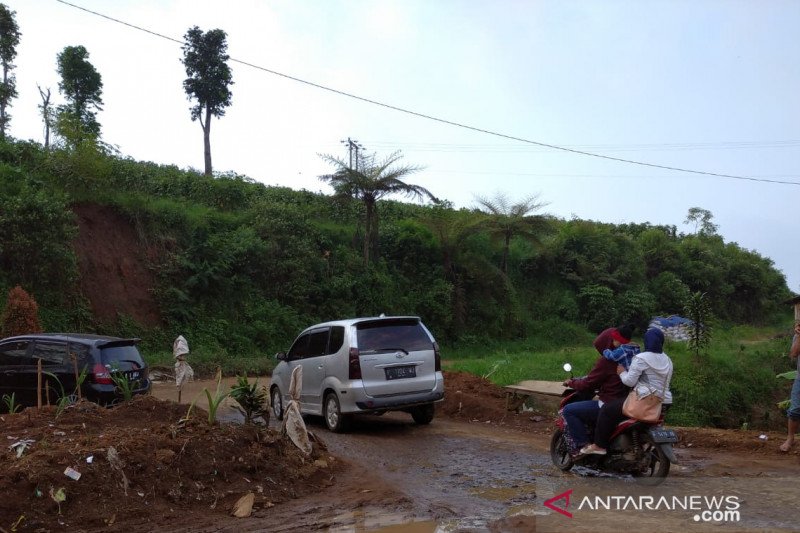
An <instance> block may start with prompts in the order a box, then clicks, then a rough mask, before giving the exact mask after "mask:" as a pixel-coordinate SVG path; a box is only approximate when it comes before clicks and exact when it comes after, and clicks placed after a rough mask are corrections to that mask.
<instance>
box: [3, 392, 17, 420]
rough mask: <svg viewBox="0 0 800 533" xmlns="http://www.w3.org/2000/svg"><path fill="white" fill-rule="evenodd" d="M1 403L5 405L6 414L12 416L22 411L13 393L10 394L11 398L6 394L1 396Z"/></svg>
mask: <svg viewBox="0 0 800 533" xmlns="http://www.w3.org/2000/svg"><path fill="white" fill-rule="evenodd" d="M3 403H4V404H5V406H6V410H7V411H8V413H9V414H12V415H13V414H14V413H16V412H17V411H19V410H20V409H22V406H21V405H20V404H18V403H17V401H16V395H15V393H13V392H12V393H11V396H9V395H8V394H4V395H3Z"/></svg>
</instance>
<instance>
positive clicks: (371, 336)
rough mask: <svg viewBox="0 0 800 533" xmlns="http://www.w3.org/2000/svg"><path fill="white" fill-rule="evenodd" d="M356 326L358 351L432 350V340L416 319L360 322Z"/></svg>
mask: <svg viewBox="0 0 800 533" xmlns="http://www.w3.org/2000/svg"><path fill="white" fill-rule="evenodd" d="M357 328H358V350H359V351H360V352H371V351H381V350H405V351H407V352H417V351H420V350H433V342H432V341H431V339H430V337H428V334H427V333H426V332H425V329H424V328H423V327H422V325H421V324H420V323H419V322H418V321H417V320H380V321H375V322H362V323H361V324H358V325H357Z"/></svg>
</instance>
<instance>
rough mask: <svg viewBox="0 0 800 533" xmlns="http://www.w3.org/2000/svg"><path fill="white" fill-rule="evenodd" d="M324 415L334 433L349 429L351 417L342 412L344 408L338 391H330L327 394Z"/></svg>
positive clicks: (326, 422) (327, 424) (326, 423)
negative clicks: (337, 393) (337, 394)
mask: <svg viewBox="0 0 800 533" xmlns="http://www.w3.org/2000/svg"><path fill="white" fill-rule="evenodd" d="M324 408H325V409H324V411H323V415H324V416H325V425H326V426H328V429H329V430H331V431H333V432H334V433H342V432H344V431H346V430H347V427H348V426H349V422H350V418H349V417H348V416H347V415H343V414H342V408H341V406H340V405H339V398H338V397H337V396H336V393H334V392H329V393H328V394H327V395H326V396H325V403H324Z"/></svg>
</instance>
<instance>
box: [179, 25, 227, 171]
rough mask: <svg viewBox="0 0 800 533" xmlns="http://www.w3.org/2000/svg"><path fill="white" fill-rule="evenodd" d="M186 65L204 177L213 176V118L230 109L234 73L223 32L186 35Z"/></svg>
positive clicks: (185, 86)
mask: <svg viewBox="0 0 800 533" xmlns="http://www.w3.org/2000/svg"><path fill="white" fill-rule="evenodd" d="M183 38H184V41H185V42H184V45H183V65H184V67H186V75H187V76H188V77H187V78H186V79H185V80H184V81H183V89H184V91H186V95H187V96H188V97H189V99H190V100H191V99H195V100H196V101H197V103H196V104H195V105H194V106H192V108H191V111H192V121H195V120H199V121H200V127H201V128H203V155H204V161H205V174H206V175H207V176H210V175H211V172H212V167H211V116H212V115H213V116H215V117H217V118H219V117H222V116H224V115H225V108H226V107H228V106H229V105H231V90H230V88H229V86H230V85H233V77H232V75H231V69H230V67H228V64H227V63H226V62H227V61H228V59H229V58H230V56H228V54H227V50H228V43H227V41H226V39H227V35H226V34H225V32H224V31H222V30H220V29H216V30H209V31H207V32H205V33H203V31H202V30H201V29H200V28H198V27H197V26H195V27H193V28H192V29H190V30H189V31H187V32H186V35H184V37H183Z"/></svg>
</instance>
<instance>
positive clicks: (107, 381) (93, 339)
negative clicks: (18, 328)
mask: <svg viewBox="0 0 800 533" xmlns="http://www.w3.org/2000/svg"><path fill="white" fill-rule="evenodd" d="M138 342H139V339H120V338H118V337H106V336H102V335H85V334H80V333H37V334H31V335H20V336H18V337H8V338H6V339H3V340H0V398H3V397H4V396H11V394H12V393H13V394H14V400H15V403H17V404H19V405H23V406H35V405H36V404H37V401H36V391H37V379H38V376H37V370H36V368H37V363H38V361H41V362H42V402H43V403H44V402H46V400H47V395H48V394H49V400H50V403H51V404H55V403H56V401H57V400H58V398H59V397H60V396H61V395H62V393H63V394H65V395H68V396H71V395H73V394H76V390H75V389H76V383H77V382H76V378H75V364H76V363H77V371H78V373H79V374H80V373H81V372H82V371H83V370H84V369H85V370H86V378H85V379H84V381H83V385H82V386H81V393H82V396H83V397H84V398H86V399H88V400H90V401H93V402H97V403H99V404H101V405H111V404H114V403H116V402H118V401H119V400H120V399H121V398H122V393H121V391H120V390H119V389H118V388H117V385H116V384H115V383H114V379H112V376H114V377H117V376H119V377H125V378H126V379H127V380H128V381H129V382H130V384H131V389H132V391H133V394H147V393H149V392H150V387H151V383H150V379H149V375H148V368H147V364H146V363H145V362H144V360H143V359H142V356H141V354H140V353H139V350H138V349H137V348H136V343H138ZM73 361H74V362H73ZM54 376H55V378H57V380H58V381H56V379H54ZM45 388H47V389H49V390H45ZM4 407H5V404H0V408H4Z"/></svg>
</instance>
